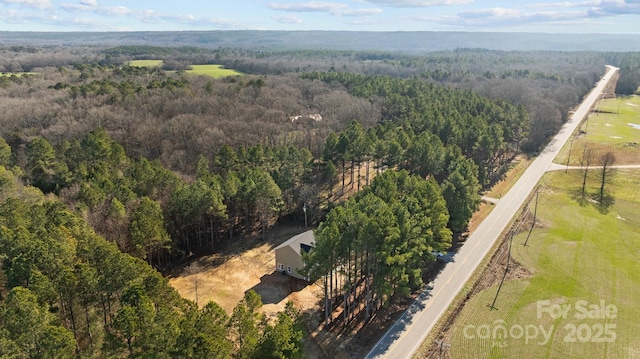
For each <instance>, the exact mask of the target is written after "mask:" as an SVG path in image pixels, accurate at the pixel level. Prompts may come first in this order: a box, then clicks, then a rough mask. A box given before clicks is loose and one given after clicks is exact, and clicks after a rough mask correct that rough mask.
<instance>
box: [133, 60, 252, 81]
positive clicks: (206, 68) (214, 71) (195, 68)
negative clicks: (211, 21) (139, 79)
mask: <svg viewBox="0 0 640 359" xmlns="http://www.w3.org/2000/svg"><path fill="white" fill-rule="evenodd" d="M129 66H136V67H161V66H162V60H133V61H129ZM189 67H191V69H190V70H187V71H186V73H188V74H192V75H197V76H209V77H213V78H221V77H228V76H241V75H242V73H241V72H238V71H236V70H232V69H226V68H224V67H223V66H222V65H190V66H189Z"/></svg>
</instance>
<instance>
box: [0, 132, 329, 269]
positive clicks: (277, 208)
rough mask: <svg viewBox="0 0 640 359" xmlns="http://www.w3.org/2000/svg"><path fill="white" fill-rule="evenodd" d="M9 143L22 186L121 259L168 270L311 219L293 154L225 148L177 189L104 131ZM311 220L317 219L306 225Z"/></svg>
mask: <svg viewBox="0 0 640 359" xmlns="http://www.w3.org/2000/svg"><path fill="white" fill-rule="evenodd" d="M21 140H22V138H20V137H13V138H11V139H10V141H9V144H10V145H11V147H12V148H13V151H12V150H11V147H10V146H9V144H7V143H5V142H4V140H1V141H0V147H1V148H2V150H3V151H4V152H5V153H10V154H11V153H12V155H9V157H8V158H9V160H7V162H6V163H5V164H6V165H9V164H16V165H18V166H19V167H17V169H18V170H19V171H20V172H21V173H22V177H23V179H24V181H25V183H27V184H30V185H33V186H35V187H37V188H39V189H40V190H42V191H43V192H44V193H54V194H57V195H59V196H60V197H61V198H62V199H63V200H64V201H65V202H66V203H68V204H69V205H70V206H71V207H72V208H75V209H76V210H77V211H79V212H80V213H82V214H83V216H84V217H85V218H86V219H87V221H88V222H89V223H90V224H91V225H92V226H93V227H94V228H95V229H96V231H97V232H98V233H100V234H101V235H103V236H105V237H106V238H109V239H111V240H112V241H114V242H115V243H116V244H117V245H118V247H119V248H120V249H121V250H122V251H123V252H125V253H129V254H131V255H133V256H135V257H138V258H140V259H144V260H147V261H148V262H149V263H150V264H154V265H156V266H159V267H165V266H166V265H167V264H168V263H169V262H170V260H171V259H181V258H183V257H184V256H186V255H189V254H190V253H192V252H203V251H205V250H206V251H212V250H213V249H214V248H216V247H219V245H220V243H221V242H223V241H224V240H225V239H226V238H229V239H233V236H234V234H235V233H239V234H251V233H253V232H254V231H257V230H261V231H262V232H264V231H265V230H266V229H267V228H268V227H270V226H271V225H272V224H273V223H275V221H276V220H277V219H278V218H279V217H280V216H282V215H287V214H289V213H292V212H295V211H297V210H298V209H299V208H300V207H301V206H302V205H303V202H305V203H307V205H308V206H310V215H313V213H315V212H314V211H312V209H313V208H314V207H313V206H311V205H312V204H316V203H317V202H316V201H315V198H316V197H317V192H318V191H317V189H316V190H314V188H315V187H314V186H315V183H316V182H315V178H314V177H313V173H312V166H313V158H312V156H311V154H310V153H309V151H308V150H306V149H299V148H297V147H292V146H289V147H264V146H261V145H256V146H252V147H241V148H240V149H239V151H237V152H236V151H235V150H234V149H232V148H231V147H230V146H223V147H222V149H221V150H220V151H219V153H218V154H217V155H216V156H215V157H214V159H213V163H212V164H210V163H209V161H208V160H207V159H206V158H205V157H200V159H199V160H198V161H197V164H196V167H197V171H196V172H197V173H196V174H195V176H192V177H191V179H183V177H179V176H178V175H176V174H175V173H173V172H171V171H169V170H167V169H166V168H165V167H164V166H162V165H161V164H160V163H159V162H158V161H149V160H147V159H146V158H144V157H140V158H138V159H132V158H130V157H129V156H127V154H126V153H125V151H124V149H123V147H122V146H120V145H119V144H118V143H116V142H115V141H113V140H112V139H111V138H110V137H109V136H108V135H107V133H106V131H105V130H104V129H102V128H98V129H96V130H94V131H91V132H89V133H88V134H86V135H85V136H84V137H83V138H82V139H80V140H71V141H67V140H65V141H63V142H61V143H60V144H59V145H57V146H55V147H54V146H53V145H52V144H51V143H50V142H49V141H47V140H46V139H44V138H40V137H36V138H34V139H32V140H30V141H29V142H22V141H21ZM311 218H312V219H313V216H312V217H311Z"/></svg>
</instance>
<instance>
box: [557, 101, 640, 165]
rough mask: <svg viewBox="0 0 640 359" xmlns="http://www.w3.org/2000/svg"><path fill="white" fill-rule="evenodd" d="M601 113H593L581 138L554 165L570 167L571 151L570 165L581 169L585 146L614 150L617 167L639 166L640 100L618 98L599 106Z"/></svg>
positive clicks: (583, 128) (569, 146)
mask: <svg viewBox="0 0 640 359" xmlns="http://www.w3.org/2000/svg"><path fill="white" fill-rule="evenodd" d="M598 109H599V111H600V112H599V113H592V114H591V115H590V116H589V119H588V120H587V121H585V122H584V123H583V124H582V125H581V127H580V129H578V130H577V131H583V132H584V134H583V133H582V132H579V133H580V135H579V136H578V138H577V139H576V140H575V141H573V143H571V142H568V143H567V144H566V145H565V146H564V148H563V149H562V151H561V152H560V155H559V156H558V157H557V158H556V160H555V162H556V163H559V164H563V165H564V164H566V163H567V156H568V154H569V149H571V158H570V161H569V164H570V165H573V166H578V165H580V160H581V158H582V151H583V150H584V147H585V145H588V146H594V147H596V148H602V147H607V148H613V149H614V150H615V152H616V157H617V161H616V164H639V163H640V128H634V127H633V126H631V125H630V124H636V125H638V126H640V96H628V97H618V98H612V99H607V100H603V101H601V102H600V104H599V106H598Z"/></svg>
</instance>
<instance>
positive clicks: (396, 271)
mask: <svg viewBox="0 0 640 359" xmlns="http://www.w3.org/2000/svg"><path fill="white" fill-rule="evenodd" d="M448 220H449V214H448V212H447V207H446V202H445V200H444V198H443V195H442V193H441V190H440V187H439V186H438V184H437V183H436V182H435V181H434V180H433V179H431V180H424V179H422V178H420V177H417V176H410V175H409V174H408V173H407V172H406V171H402V172H397V171H394V170H389V171H386V172H385V173H383V174H381V175H379V176H377V177H376V178H375V179H374V180H373V182H372V184H371V186H369V187H366V188H365V189H364V190H362V191H360V192H359V193H358V194H356V195H355V196H354V197H352V198H351V199H350V200H349V201H347V202H346V203H345V204H344V206H341V207H337V208H335V209H333V210H332V211H331V212H329V214H328V216H327V219H326V220H325V221H324V222H322V223H321V224H320V227H318V229H317V230H316V231H315V232H314V235H315V248H314V249H313V250H312V251H311V252H309V255H308V256H307V257H305V268H307V270H308V271H309V272H308V274H309V275H310V277H312V278H323V284H324V297H325V300H324V309H325V321H326V322H327V324H328V323H329V322H330V321H332V320H333V319H336V318H334V317H333V312H334V310H335V309H336V308H337V307H338V306H341V310H342V312H341V313H342V318H341V319H342V322H343V324H344V325H348V323H349V322H350V321H352V320H353V319H354V318H355V317H356V316H357V315H359V314H361V313H362V311H363V310H364V319H365V321H366V320H368V319H369V318H370V317H371V316H372V315H373V313H374V312H375V311H376V310H377V309H379V308H380V307H381V306H384V305H388V303H389V301H390V300H391V299H392V298H394V296H408V295H409V294H410V293H411V291H412V290H414V289H417V288H419V287H420V286H421V285H422V284H423V282H422V272H423V270H424V268H425V266H426V265H427V264H428V263H429V262H430V261H433V260H434V258H435V257H434V255H433V254H432V252H434V251H441V250H446V249H447V248H449V246H450V245H451V231H450V230H449V228H447V222H448Z"/></svg>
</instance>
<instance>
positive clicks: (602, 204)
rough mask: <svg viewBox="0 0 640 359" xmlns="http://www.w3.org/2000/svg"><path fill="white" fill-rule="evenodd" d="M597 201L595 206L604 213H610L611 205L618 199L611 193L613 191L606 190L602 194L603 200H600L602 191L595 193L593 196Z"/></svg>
mask: <svg viewBox="0 0 640 359" xmlns="http://www.w3.org/2000/svg"><path fill="white" fill-rule="evenodd" d="M592 198H593V200H594V201H595V203H594V206H595V207H596V208H597V209H598V211H600V213H602V214H607V213H609V210H610V209H611V207H612V206H613V205H614V204H615V203H616V199H615V198H614V197H613V195H611V193H608V192H605V193H604V195H603V196H602V200H600V193H594V194H593V196H592Z"/></svg>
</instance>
